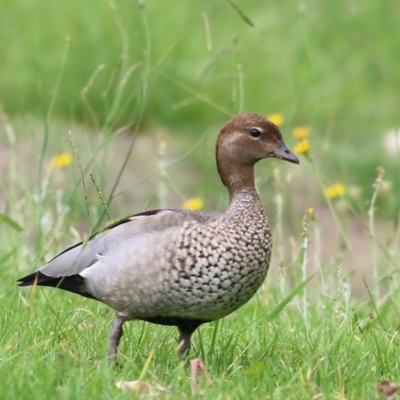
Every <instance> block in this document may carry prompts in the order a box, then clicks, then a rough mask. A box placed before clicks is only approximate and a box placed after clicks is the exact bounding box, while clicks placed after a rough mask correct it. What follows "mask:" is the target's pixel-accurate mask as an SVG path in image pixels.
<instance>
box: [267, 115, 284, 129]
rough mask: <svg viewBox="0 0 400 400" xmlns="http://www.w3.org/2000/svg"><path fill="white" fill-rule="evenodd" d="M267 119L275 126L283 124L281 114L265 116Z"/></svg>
mask: <svg viewBox="0 0 400 400" xmlns="http://www.w3.org/2000/svg"><path fill="white" fill-rule="evenodd" d="M267 119H269V120H270V121H271V122H272V123H273V124H275V125H276V126H281V125H283V123H284V122H285V120H284V118H283V115H282V114H270V115H268V116H267Z"/></svg>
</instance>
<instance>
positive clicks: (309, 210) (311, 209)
mask: <svg viewBox="0 0 400 400" xmlns="http://www.w3.org/2000/svg"><path fill="white" fill-rule="evenodd" d="M307 214H308V215H309V216H310V217H312V218H314V217H315V211H314V209H313V208H312V207H310V208H309V209H307Z"/></svg>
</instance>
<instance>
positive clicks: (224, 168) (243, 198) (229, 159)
mask: <svg viewBox="0 0 400 400" xmlns="http://www.w3.org/2000/svg"><path fill="white" fill-rule="evenodd" d="M216 157H217V167H218V172H219V175H220V177H221V180H222V183H223V184H224V185H225V186H226V187H227V189H228V191H229V197H230V204H229V207H228V210H227V211H226V212H225V213H214V212H193V211H187V210H177V209H165V210H153V211H146V212H143V213H140V214H136V215H133V216H131V217H128V218H126V219H123V220H121V221H119V222H117V223H115V224H113V225H111V226H108V227H107V228H105V229H104V230H103V231H101V232H99V233H96V234H94V235H93V236H92V237H91V238H90V240H89V241H87V242H85V243H79V244H77V245H75V246H73V247H70V248H69V249H67V250H65V251H63V252H62V253H60V254H59V255H58V256H57V257H55V258H53V259H52V260H51V261H49V262H48V263H47V264H46V265H44V266H43V267H41V268H40V269H39V270H37V271H36V272H33V273H32V274H30V275H27V276H25V277H23V278H21V279H19V285H20V286H30V285H41V286H52V287H57V288H59V289H64V290H67V291H70V292H73V293H77V294H80V295H81V296H85V297H88V298H91V299H96V300H99V301H102V302H103V303H105V304H108V305H109V306H110V307H112V308H113V309H114V310H116V319H115V321H114V322H113V324H112V327H111V332H110V338H109V350H108V358H109V361H110V362H115V357H116V354H117V348H118V343H119V340H120V338H121V336H122V333H123V331H122V325H123V323H124V322H125V321H128V320H132V319H140V320H144V321H148V322H152V323H155V324H161V325H174V326H177V328H178V329H179V332H180V338H179V349H178V354H179V356H181V357H182V356H183V355H185V353H186V352H187V351H188V350H189V348H190V340H191V335H192V333H193V332H194V331H195V330H196V329H197V328H198V327H199V326H200V325H201V324H203V323H206V322H210V321H214V320H217V319H219V318H222V317H224V316H226V315H228V314H230V313H232V312H233V311H235V310H236V309H238V308H239V307H241V306H242V305H243V304H245V303H246V302H247V301H248V300H250V298H251V297H252V296H253V295H254V293H255V292H256V291H257V289H258V288H259V287H260V286H261V284H262V283H263V281H264V279H265V277H266V275H267V272H268V267H269V263H270V258H271V247H272V240H271V232H270V226H269V223H268V219H267V217H266V215H265V212H264V209H263V206H262V205H261V202H260V199H259V197H258V194H257V192H256V189H255V186H254V164H255V163H256V162H257V161H259V160H261V159H263V158H269V157H274V158H279V159H282V160H286V161H289V162H292V163H295V164H298V163H299V160H298V158H297V157H296V156H295V155H294V154H293V153H292V152H291V151H290V150H289V149H288V148H287V147H286V145H285V144H284V142H283V139H282V135H281V133H280V131H279V129H278V128H277V127H276V126H275V125H274V124H273V123H272V122H270V121H268V120H266V119H265V118H263V117H260V116H259V115H257V114H253V113H243V114H240V115H237V116H235V117H233V118H232V119H230V120H229V121H228V122H227V123H226V125H225V126H224V127H223V128H222V130H221V133H220V135H219V137H218V141H217V147H216Z"/></svg>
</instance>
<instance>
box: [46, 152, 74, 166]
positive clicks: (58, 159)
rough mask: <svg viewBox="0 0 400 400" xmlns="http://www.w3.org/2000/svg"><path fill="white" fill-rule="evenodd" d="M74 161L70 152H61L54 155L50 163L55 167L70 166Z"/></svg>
mask: <svg viewBox="0 0 400 400" xmlns="http://www.w3.org/2000/svg"><path fill="white" fill-rule="evenodd" d="M71 163H72V156H71V154H70V153H61V154H59V155H58V156H54V157H53V158H52V159H51V161H50V164H51V166H52V167H53V168H64V167H68V165H70V164H71Z"/></svg>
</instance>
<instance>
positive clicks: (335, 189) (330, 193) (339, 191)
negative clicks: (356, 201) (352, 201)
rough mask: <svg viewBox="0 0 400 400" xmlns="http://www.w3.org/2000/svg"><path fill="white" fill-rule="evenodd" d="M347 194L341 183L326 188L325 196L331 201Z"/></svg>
mask: <svg viewBox="0 0 400 400" xmlns="http://www.w3.org/2000/svg"><path fill="white" fill-rule="evenodd" d="M345 193H346V188H345V186H344V185H343V184H341V183H335V184H334V185H331V186H328V187H327V188H325V196H326V197H328V198H330V199H335V198H336V197H342V196H343V195H344V194H345Z"/></svg>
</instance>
